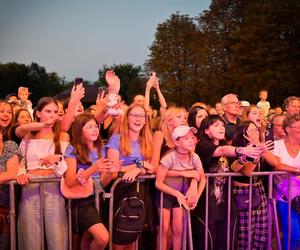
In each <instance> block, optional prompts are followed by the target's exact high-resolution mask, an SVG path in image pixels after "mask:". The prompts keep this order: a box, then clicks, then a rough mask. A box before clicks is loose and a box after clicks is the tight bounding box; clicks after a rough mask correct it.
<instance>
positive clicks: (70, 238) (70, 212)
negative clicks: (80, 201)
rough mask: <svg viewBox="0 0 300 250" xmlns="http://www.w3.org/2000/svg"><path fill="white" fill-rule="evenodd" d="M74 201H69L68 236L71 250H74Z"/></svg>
mask: <svg viewBox="0 0 300 250" xmlns="http://www.w3.org/2000/svg"><path fill="white" fill-rule="evenodd" d="M71 203H72V200H71V199H68V235H69V250H72V209H71Z"/></svg>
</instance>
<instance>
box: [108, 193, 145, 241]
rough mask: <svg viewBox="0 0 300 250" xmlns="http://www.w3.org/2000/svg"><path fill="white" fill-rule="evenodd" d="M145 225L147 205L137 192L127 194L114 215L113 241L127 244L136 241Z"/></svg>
mask: <svg viewBox="0 0 300 250" xmlns="http://www.w3.org/2000/svg"><path fill="white" fill-rule="evenodd" d="M144 225H145V205H144V202H143V201H142V200H140V199H139V197H138V193H137V192H131V193H129V194H128V195H125V196H124V197H123V199H122V200H120V202H119V206H118V207H117V210H116V212H115V215H114V233H113V242H114V243H116V244H119V245H126V244H130V243H132V242H135V241H136V240H137V238H138V237H139V235H140V234H141V233H142V232H143V230H144Z"/></svg>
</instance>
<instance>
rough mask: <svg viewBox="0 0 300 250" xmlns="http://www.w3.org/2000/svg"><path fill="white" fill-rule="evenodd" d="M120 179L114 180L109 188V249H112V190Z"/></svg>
mask: <svg viewBox="0 0 300 250" xmlns="http://www.w3.org/2000/svg"><path fill="white" fill-rule="evenodd" d="M121 181H122V179H121V178H119V179H117V180H115V182H114V183H113V185H112V186H111V188H110V194H111V197H110V200H109V250H112V249H113V245H112V244H113V243H112V237H113V220H114V191H115V188H116V186H117V185H118V184H119V183H120V182H121Z"/></svg>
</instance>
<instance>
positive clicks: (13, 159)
mask: <svg viewBox="0 0 300 250" xmlns="http://www.w3.org/2000/svg"><path fill="white" fill-rule="evenodd" d="M0 112H1V109H0ZM2 131H3V128H2V127H1V126H0V249H9V223H8V218H9V185H7V184H5V183H6V182H8V181H11V180H15V179H16V177H17V172H18V165H19V160H20V159H21V156H22V155H21V152H20V151H19V148H18V145H17V144H16V143H15V142H14V141H10V140H7V141H3V134H2Z"/></svg>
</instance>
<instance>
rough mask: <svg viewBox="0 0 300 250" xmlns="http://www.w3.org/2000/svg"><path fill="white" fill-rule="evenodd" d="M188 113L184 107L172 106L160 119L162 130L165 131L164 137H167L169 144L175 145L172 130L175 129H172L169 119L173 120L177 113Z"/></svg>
mask: <svg viewBox="0 0 300 250" xmlns="http://www.w3.org/2000/svg"><path fill="white" fill-rule="evenodd" d="M182 112H183V113H187V112H186V110H185V109H184V108H182V107H170V108H168V109H167V110H166V111H165V112H164V114H163V116H162V118H161V121H160V128H161V131H162V132H163V135H164V138H165V139H166V142H167V144H168V145H170V144H171V145H173V144H174V143H173V140H172V132H173V130H171V129H170V127H169V124H168V123H169V121H171V120H172V119H173V118H174V117H175V116H176V115H178V114H179V113H182Z"/></svg>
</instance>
